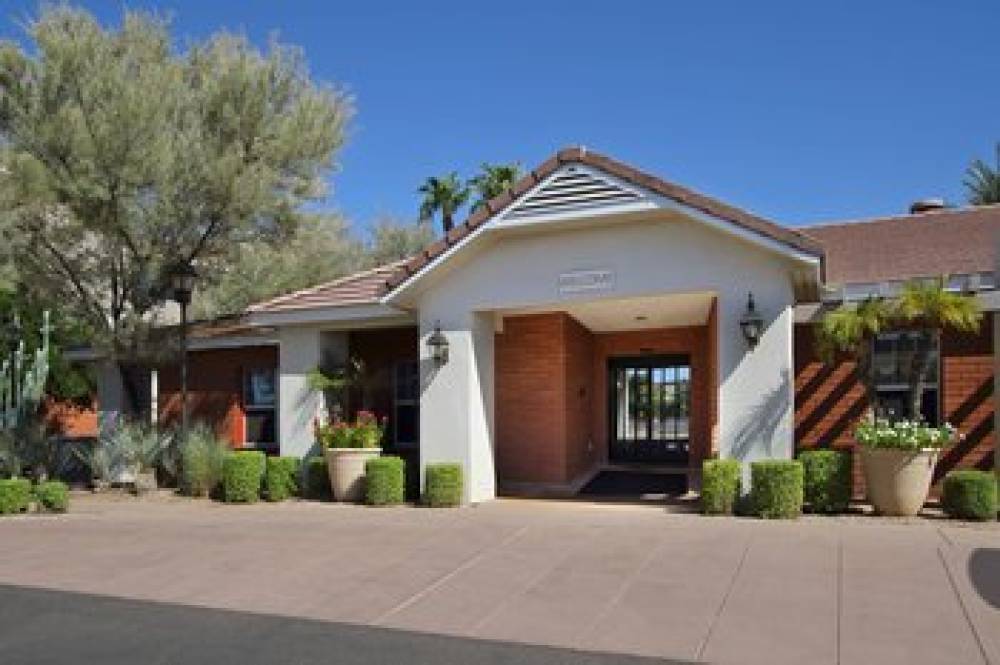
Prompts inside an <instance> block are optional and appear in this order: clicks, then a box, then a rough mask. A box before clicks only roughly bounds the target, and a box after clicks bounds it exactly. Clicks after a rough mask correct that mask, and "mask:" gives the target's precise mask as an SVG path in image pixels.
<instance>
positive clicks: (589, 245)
mask: <svg viewBox="0 0 1000 665" xmlns="http://www.w3.org/2000/svg"><path fill="white" fill-rule="evenodd" d="M802 268H803V266H802V264H796V263H793V261H792V259H790V258H787V257H784V256H781V255H778V254H777V253H775V252H773V251H770V250H767V249H764V248H761V247H758V246H756V245H753V244H750V243H749V242H747V241H745V240H742V239H739V238H736V237H733V236H731V235H729V234H726V233H724V232H721V231H719V230H717V229H713V228H709V227H707V226H705V225H704V224H702V223H700V222H698V221H695V220H691V219H679V218H676V217H671V218H663V219H659V220H646V221H634V222H624V221H621V220H619V221H618V222H617V223H614V222H612V223H603V224H600V225H594V224H592V225H589V226H576V227H574V228H572V229H553V230H551V231H546V232H534V233H522V234H519V235H504V236H501V237H499V238H497V239H495V240H492V241H490V242H489V243H486V242H483V243H481V244H480V246H479V247H469V248H467V249H466V250H464V251H463V252H461V254H460V255H458V256H456V258H455V261H454V262H453V263H452V265H450V266H447V265H446V266H444V267H442V269H440V270H438V271H436V272H434V273H431V274H428V275H427V276H426V277H425V278H424V279H423V280H422V282H421V283H419V284H418V285H417V286H416V287H415V288H414V289H413V291H412V292H411V293H410V294H408V296H407V298H408V299H409V300H410V302H411V304H414V305H415V306H416V307H417V309H418V310H419V312H420V321H421V333H422V335H423V340H425V339H426V335H427V334H429V332H430V330H431V329H432V328H433V326H434V323H435V322H436V321H440V322H441V326H442V329H443V330H444V331H445V332H446V334H447V335H448V337H449V340H450V342H451V353H452V358H451V362H449V363H448V365H446V366H445V367H443V368H440V370H437V371H432V369H431V368H429V367H428V366H429V358H424V360H425V362H423V363H422V367H424V369H425V372H424V376H423V380H424V384H425V385H424V393H423V396H422V401H421V451H422V457H423V459H424V460H425V461H429V460H440V459H447V460H455V461H459V460H464V461H465V463H466V464H467V473H468V474H469V479H468V480H469V483H470V484H471V487H472V488H473V489H472V490H471V491H470V494H469V498H470V500H482V499H485V498H489V497H490V496H492V491H493V489H492V488H493V487H494V482H495V481H494V477H493V475H494V471H493V466H492V445H493V437H492V409H493V405H492V386H493V376H492V374H493V371H492V334H491V333H490V334H487V329H486V326H487V323H486V321H487V320H488V319H489V318H490V316H488V315H487V313H490V312H492V311H494V310H502V309H516V308H524V307H536V306H548V307H551V308H552V309H554V310H556V309H559V307H560V305H561V304H563V303H566V302H569V301H572V300H591V299H595V298H624V297H634V296H642V295H655V294H659V293H670V292H674V293H695V292H713V293H715V294H716V295H717V297H718V317H719V318H718V323H719V325H718V335H719V340H718V349H719V368H718V370H719V376H718V384H719V447H720V452H721V453H722V455H723V456H725V457H737V458H739V459H742V460H753V459H759V458H763V457H788V456H790V455H791V453H792V450H793V440H792V439H793V422H792V413H793V390H794V387H793V364H792V334H793V331H792V324H793V316H792V305H793V302H794V298H793V289H792V281H791V279H790V272H791V271H792V270H801V269H802ZM579 270H609V271H611V272H612V273H613V275H614V278H613V286H612V287H611V288H609V289H607V290H604V291H601V292H584V293H577V294H572V295H561V294H560V292H559V289H558V282H559V276H560V275H561V274H564V273H568V272H573V271H579ZM749 291H752V292H753V294H754V298H755V300H756V303H757V307H758V310H759V311H760V313H761V314H762V316H764V318H765V324H766V330H765V333H764V336H763V339H762V340H761V342H760V344H759V345H758V346H757V348H756V349H753V350H752V351H751V350H749V349H748V348H747V345H746V343H745V341H744V339H743V337H742V335H741V332H740V329H739V325H738V321H739V318H740V316H741V315H742V314H743V312H744V310H745V308H746V301H747V293H748V292H749ZM477 350H478V353H477ZM421 354H426V346H425V344H424V343H423V341H422V343H421ZM484 385H488V386H489V388H488V389H485V388H484ZM486 400H488V401H489V404H486V403H485V401H486ZM487 453H489V456H490V462H489V463H487V462H486V461H485V458H486V456H487ZM487 476H489V477H487Z"/></svg>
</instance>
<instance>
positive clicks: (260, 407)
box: [240, 365, 278, 448]
mask: <svg viewBox="0 0 1000 665" xmlns="http://www.w3.org/2000/svg"><path fill="white" fill-rule="evenodd" d="M257 372H269V373H270V374H271V377H272V384H273V386H274V389H273V391H272V392H273V395H274V400H273V401H272V403H271V404H258V403H252V402H251V401H250V397H251V392H252V391H251V390H250V381H251V376H252V375H253V374H254V373H257ZM240 406H241V407H242V411H243V446H244V447H248V448H273V447H275V446H277V445H278V369H277V368H276V367H270V366H262V365H257V366H252V367H244V368H243V371H242V380H241V381H240ZM260 414H264V415H265V416H266V415H267V414H270V415H271V420H272V421H273V422H274V426H273V429H274V441H251V440H250V436H249V435H250V427H249V422H248V419H249V416H251V415H260Z"/></svg>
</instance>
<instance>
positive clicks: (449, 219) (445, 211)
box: [418, 171, 471, 233]
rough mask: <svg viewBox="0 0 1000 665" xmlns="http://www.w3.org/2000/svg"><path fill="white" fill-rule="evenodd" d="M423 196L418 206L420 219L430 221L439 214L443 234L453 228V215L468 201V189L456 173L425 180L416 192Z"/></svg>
mask: <svg viewBox="0 0 1000 665" xmlns="http://www.w3.org/2000/svg"><path fill="white" fill-rule="evenodd" d="M418 191H419V192H420V193H421V194H423V195H424V199H423V201H422V202H421V204H420V219H421V220H430V219H433V217H434V215H435V214H437V213H438V212H440V213H441V228H442V229H443V230H444V232H445V233H448V232H449V231H451V229H452V228H453V227H454V226H455V213H456V212H458V209H459V208H461V207H462V206H463V205H465V203H466V202H467V201H468V200H469V195H470V194H471V192H470V190H469V187H468V186H467V185H465V184H463V183H462V181H461V180H460V179H459V177H458V173H456V172H454V171H452V172H451V173H449V174H448V175H445V176H441V177H436V176H432V177H430V178H427V181H426V182H424V184H423V185H422V186H421V187H420V189H419V190H418Z"/></svg>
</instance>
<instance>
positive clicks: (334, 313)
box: [246, 302, 415, 328]
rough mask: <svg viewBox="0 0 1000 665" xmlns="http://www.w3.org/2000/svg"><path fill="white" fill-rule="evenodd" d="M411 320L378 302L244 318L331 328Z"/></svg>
mask: <svg viewBox="0 0 1000 665" xmlns="http://www.w3.org/2000/svg"><path fill="white" fill-rule="evenodd" d="M414 321H415V319H414V317H413V314H412V313H410V312H407V311H405V310H402V309H399V308H397V307H393V306H391V305H387V304H384V303H380V302H372V303H364V304H357V305H341V306H328V307H311V308H301V309H288V310H278V311H257V312H251V313H250V314H248V315H247V318H246V322H247V323H248V324H249V325H251V326H292V325H324V326H328V327H331V328H338V327H343V328H350V327H362V326H363V327H378V326H397V325H410V324H412V323H414Z"/></svg>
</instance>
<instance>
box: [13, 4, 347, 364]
mask: <svg viewBox="0 0 1000 665" xmlns="http://www.w3.org/2000/svg"><path fill="white" fill-rule="evenodd" d="M27 34H28V37H29V38H30V41H31V44H30V46H29V47H27V48H20V47H19V46H17V45H14V44H9V43H8V44H3V45H2V46H0V146H2V153H0V214H2V221H3V231H5V235H6V238H5V240H6V242H5V243H4V244H5V247H6V248H7V250H8V251H9V256H10V257H11V258H12V259H13V260H14V261H15V262H16V263H17V264H18V268H19V270H20V272H21V274H25V275H31V279H32V282H33V284H34V285H35V286H37V288H39V289H40V290H43V291H45V292H46V293H47V294H48V296H49V297H50V298H52V299H54V300H58V301H60V302H64V303H66V306H67V308H69V309H71V310H72V313H73V315H74V316H76V317H77V318H78V319H79V320H80V321H81V322H83V323H84V324H85V325H87V326H88V327H89V328H90V330H91V331H92V334H93V340H94V342H95V343H96V344H98V345H100V346H103V347H104V348H105V349H106V350H107V351H108V352H109V353H110V357H112V358H114V359H116V360H118V361H119V362H121V361H122V359H123V358H127V357H134V356H135V355H139V354H141V353H142V352H143V351H144V350H148V348H149V347H148V345H146V346H145V347H144V345H143V341H144V340H145V339H146V337H147V334H148V331H149V330H150V328H151V327H152V326H153V325H155V324H156V322H157V320H158V319H159V318H161V317H162V312H163V310H164V307H163V301H164V296H165V295H166V285H167V283H168V279H169V276H168V266H171V265H173V264H175V263H176V262H178V261H181V260H183V261H191V262H193V263H194V264H196V267H197V269H198V270H199V271H200V272H201V273H202V274H204V275H212V274H216V273H219V272H222V271H224V269H225V268H226V267H227V266H230V265H232V264H233V262H234V261H236V260H238V259H239V257H240V253H241V251H242V250H243V249H244V248H245V247H246V246H247V245H248V244H252V243H257V242H261V241H263V242H280V241H282V240H283V239H285V238H287V237H288V236H289V234H290V233H291V232H292V231H294V229H295V228H296V227H297V226H298V225H299V223H300V221H301V215H300V214H299V209H300V206H301V204H302V203H304V202H306V201H308V200H311V199H315V198H318V197H320V196H322V195H323V194H324V190H325V185H326V179H327V175H328V172H329V171H330V169H331V168H332V166H333V165H334V158H335V156H336V154H337V152H338V150H339V148H340V147H341V144H342V142H343V138H344V127H345V123H346V122H347V121H348V119H349V117H350V114H351V102H350V99H349V98H347V97H346V96H345V95H344V94H342V93H341V92H339V91H337V90H335V89H332V88H330V87H328V86H323V85H320V84H318V83H316V82H314V81H313V80H312V79H311V78H310V76H309V73H308V71H307V69H306V65H305V62H304V60H303V57H302V55H301V53H300V52H299V51H297V50H296V49H293V48H289V47H286V46H281V45H278V44H273V45H271V46H270V48H269V49H268V50H267V51H266V52H261V51H259V50H257V49H256V48H254V47H253V46H251V45H250V44H249V43H248V41H247V40H246V39H245V38H243V37H238V36H233V35H231V34H217V35H214V36H212V37H210V38H209V39H207V40H206V41H204V42H201V43H196V44H194V45H192V46H190V47H188V48H186V49H179V48H177V47H176V45H175V43H174V42H173V41H172V40H171V37H170V33H169V27H168V25H167V23H166V22H165V21H164V20H162V19H160V18H159V17H157V16H154V15H151V14H145V13H137V12H126V13H125V14H124V19H123V21H122V24H121V26H120V27H116V28H105V27H103V26H101V25H100V24H99V23H98V22H97V21H96V20H95V19H94V17H93V16H91V15H90V14H88V13H87V12H85V11H83V10H77V9H73V8H70V7H67V6H64V5H60V6H53V7H46V8H44V9H43V10H42V11H41V13H40V15H39V17H38V18H37V19H35V20H33V21H32V22H30V23H29V24H28V26H27Z"/></svg>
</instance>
